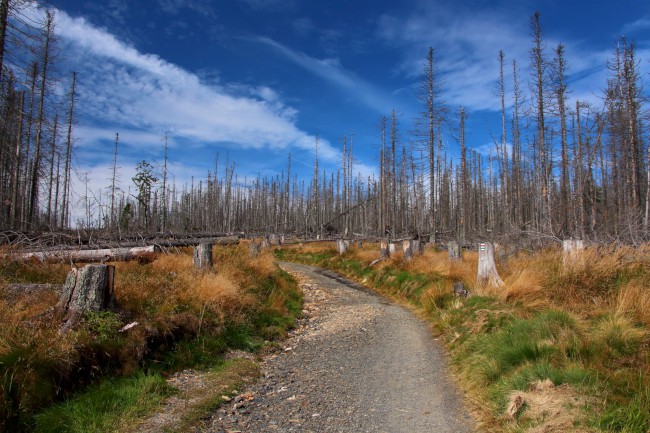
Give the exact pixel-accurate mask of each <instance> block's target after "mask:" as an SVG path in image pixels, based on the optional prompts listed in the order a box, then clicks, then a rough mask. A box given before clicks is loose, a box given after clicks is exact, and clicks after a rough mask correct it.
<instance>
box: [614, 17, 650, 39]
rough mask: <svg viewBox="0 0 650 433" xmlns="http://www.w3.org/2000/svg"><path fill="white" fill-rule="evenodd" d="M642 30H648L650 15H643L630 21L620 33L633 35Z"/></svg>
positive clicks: (649, 28)
mask: <svg viewBox="0 0 650 433" xmlns="http://www.w3.org/2000/svg"><path fill="white" fill-rule="evenodd" d="M644 30H650V16H645V17H642V18H639V19H638V20H636V21H634V22H632V23H628V24H625V25H624V26H623V28H622V29H621V33H622V34H623V35H634V34H635V33H637V32H641V31H644Z"/></svg>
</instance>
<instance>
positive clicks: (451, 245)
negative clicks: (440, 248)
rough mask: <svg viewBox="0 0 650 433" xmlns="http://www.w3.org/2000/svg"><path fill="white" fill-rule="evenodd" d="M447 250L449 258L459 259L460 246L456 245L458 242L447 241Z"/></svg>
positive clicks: (452, 259)
mask: <svg viewBox="0 0 650 433" xmlns="http://www.w3.org/2000/svg"><path fill="white" fill-rule="evenodd" d="M447 252H448V253H449V260H451V261H455V260H460V246H459V245H458V242H456V241H449V242H447Z"/></svg>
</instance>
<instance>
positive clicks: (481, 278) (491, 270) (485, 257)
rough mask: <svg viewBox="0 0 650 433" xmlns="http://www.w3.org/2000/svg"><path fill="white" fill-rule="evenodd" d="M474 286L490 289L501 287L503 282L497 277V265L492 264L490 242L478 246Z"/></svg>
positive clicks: (492, 256)
mask: <svg viewBox="0 0 650 433" xmlns="http://www.w3.org/2000/svg"><path fill="white" fill-rule="evenodd" d="M476 284H477V285H478V286H492V287H500V286H502V285H503V280H502V279H501V277H499V273H498V272H497V265H496V263H495V262H494V246H493V245H492V244H491V243H490V242H485V243H481V244H479V247H478V273H477V276H476Z"/></svg>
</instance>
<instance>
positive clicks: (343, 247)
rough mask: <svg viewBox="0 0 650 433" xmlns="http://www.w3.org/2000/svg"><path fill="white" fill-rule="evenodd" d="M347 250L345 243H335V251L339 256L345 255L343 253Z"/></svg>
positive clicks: (338, 241) (341, 241)
mask: <svg viewBox="0 0 650 433" xmlns="http://www.w3.org/2000/svg"><path fill="white" fill-rule="evenodd" d="M347 250H348V244H347V243H346V241H344V240H342V239H339V240H337V241H336V251H337V252H338V253H339V254H345V252H346V251H347Z"/></svg>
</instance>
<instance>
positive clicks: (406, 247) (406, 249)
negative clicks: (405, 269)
mask: <svg viewBox="0 0 650 433" xmlns="http://www.w3.org/2000/svg"><path fill="white" fill-rule="evenodd" d="M402 252H403V253H404V261H406V262H408V261H409V260H411V258H412V257H413V250H411V241H409V240H405V241H402Z"/></svg>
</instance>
